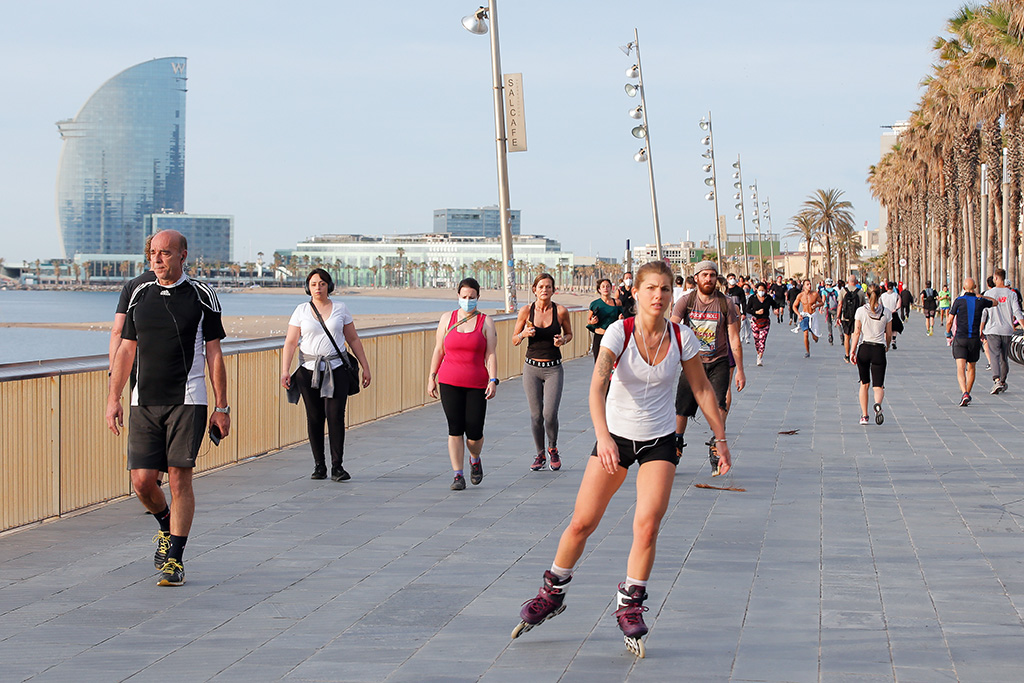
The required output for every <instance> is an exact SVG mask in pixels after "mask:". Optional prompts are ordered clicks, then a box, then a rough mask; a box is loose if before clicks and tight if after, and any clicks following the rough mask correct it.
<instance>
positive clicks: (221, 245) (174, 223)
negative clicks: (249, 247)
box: [144, 213, 235, 264]
mask: <svg viewBox="0 0 1024 683" xmlns="http://www.w3.org/2000/svg"><path fill="white" fill-rule="evenodd" d="M161 230H177V231H178V232H180V233H181V234H182V235H184V236H185V239H186V240H188V261H189V263H198V262H199V259H202V260H203V262H204V263H206V264H213V263H218V262H220V263H229V262H231V261H233V260H234V259H233V258H232V253H231V245H232V244H233V243H234V239H233V238H234V234H235V218H234V216H209V215H200V214H193V213H154V214H151V215H149V216H146V217H145V220H144V234H146V235H155V234H156V233H158V232H160V231H161Z"/></svg>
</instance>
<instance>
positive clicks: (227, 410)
mask: <svg viewBox="0 0 1024 683" xmlns="http://www.w3.org/2000/svg"><path fill="white" fill-rule="evenodd" d="M213 412H215V413H224V414H225V415H230V414H231V406H224V407H223V408H218V407H216V406H214V408H213Z"/></svg>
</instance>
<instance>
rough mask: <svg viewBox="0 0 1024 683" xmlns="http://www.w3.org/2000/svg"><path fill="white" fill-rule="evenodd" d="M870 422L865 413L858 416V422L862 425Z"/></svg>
mask: <svg viewBox="0 0 1024 683" xmlns="http://www.w3.org/2000/svg"><path fill="white" fill-rule="evenodd" d="M870 422H871V421H870V420H869V419H868V416H867V415H861V416H860V423H861V424H862V425H866V424H870Z"/></svg>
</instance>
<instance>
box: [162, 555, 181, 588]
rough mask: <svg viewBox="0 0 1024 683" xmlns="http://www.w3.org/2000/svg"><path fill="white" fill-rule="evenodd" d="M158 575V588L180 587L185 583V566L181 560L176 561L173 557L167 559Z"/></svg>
mask: <svg viewBox="0 0 1024 683" xmlns="http://www.w3.org/2000/svg"><path fill="white" fill-rule="evenodd" d="M160 573H161V576H160V580H159V581H157V582H156V585H158V586H180V585H181V584H183V583H185V566H184V565H183V564H182V563H181V560H176V559H174V558H173V557H169V558H167V561H166V562H164V566H163V567H161V569H160Z"/></svg>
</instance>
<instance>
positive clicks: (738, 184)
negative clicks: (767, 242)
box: [732, 154, 757, 277]
mask: <svg viewBox="0 0 1024 683" xmlns="http://www.w3.org/2000/svg"><path fill="white" fill-rule="evenodd" d="M732 167H733V168H735V169H736V170H735V171H734V172H733V174H732V177H733V180H734V181H735V182H734V183H733V184H732V186H733V189H735V190H736V194H734V195H733V198H734V199H736V200H737V202H736V208H737V209H738V210H739V214H737V215H736V220H738V221H740V223H741V224H742V226H743V272H742V273H741V275H743V277H747V276H749V275H750V257H749V256H748V255H747V214H746V212H745V211H744V210H743V169H741V168H740V155H739V154H737V155H736V163H734V164H733V165H732ZM754 217H755V218H756V217H757V209H754Z"/></svg>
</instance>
